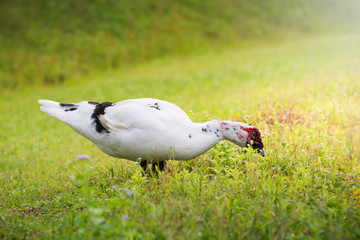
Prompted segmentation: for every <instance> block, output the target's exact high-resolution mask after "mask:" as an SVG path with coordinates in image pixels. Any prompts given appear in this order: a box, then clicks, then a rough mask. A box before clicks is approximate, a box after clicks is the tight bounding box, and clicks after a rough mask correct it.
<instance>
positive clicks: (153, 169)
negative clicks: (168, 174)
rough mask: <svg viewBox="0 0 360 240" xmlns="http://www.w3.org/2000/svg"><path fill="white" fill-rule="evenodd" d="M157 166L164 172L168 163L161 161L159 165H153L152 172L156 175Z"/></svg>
mask: <svg viewBox="0 0 360 240" xmlns="http://www.w3.org/2000/svg"><path fill="white" fill-rule="evenodd" d="M156 166H157V167H158V168H159V171H162V172H163V171H164V170H165V167H166V162H165V161H160V162H158V163H153V164H152V171H153V172H154V173H156Z"/></svg>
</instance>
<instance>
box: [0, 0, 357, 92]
mask: <svg viewBox="0 0 360 240" xmlns="http://www.w3.org/2000/svg"><path fill="white" fill-rule="evenodd" d="M358 9H360V1H357V0H344V1H338V0H316V1H313V0H293V1H289V0H269V1H264V0H213V1H196V0H181V1H180V0H177V1H166V0H152V1H143V0H134V1H124V0H88V1H86V0H77V1H71V0H63V1H54V0H50V1H43V0H32V1H27V0H2V1H0V87H1V89H2V91H3V90H5V89H16V88H20V87H22V86H29V85H31V86H33V85H39V84H46V85H53V84H58V83H62V82H66V81H70V80H73V79H76V78H77V77H82V76H86V75H88V74H90V73H94V72H100V71H105V70H111V69H121V68H126V67H127V66H129V65H134V64H137V63H141V62H144V61H148V60H150V59H154V58H159V57H163V56H169V55H180V56H183V55H189V54H197V53H200V52H205V51H208V50H216V49H221V48H224V47H226V46H228V45H231V44H237V43H248V42H251V41H254V40H257V41H269V40H283V39H288V38H299V37H301V36H303V35H304V34H306V35H314V34H315V35H319V34H327V33H334V32H335V33H337V32H339V33H340V32H347V31H358V30H359V26H360V16H359V14H358Z"/></svg>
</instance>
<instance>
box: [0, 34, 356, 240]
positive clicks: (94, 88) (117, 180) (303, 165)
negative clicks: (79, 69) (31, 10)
mask: <svg viewBox="0 0 360 240" xmlns="http://www.w3.org/2000/svg"><path fill="white" fill-rule="evenodd" d="M359 42H360V36H359V35H356V34H355V35H354V34H353V35H341V36H323V37H308V38H306V39H301V40H300V39H298V40H296V41H285V42H275V43H263V42H261V41H259V42H255V43H254V44H252V45H250V46H247V47H244V46H242V45H233V46H231V47H228V48H225V49H222V50H221V51H210V52H206V53H203V54H201V55H198V56H189V57H186V56H183V57H168V58H161V59H158V60H154V61H151V62H149V63H143V64H138V65H136V66H133V67H129V68H128V69H122V70H118V71H114V70H110V71H105V72H101V73H98V74H92V75H91V76H87V77H86V78H74V79H72V80H69V81H67V82H66V83H63V84H60V85H56V86H45V87H37V88H36V89H35V88H31V87H26V88H24V89H22V90H21V91H5V92H4V93H3V94H2V95H1V97H0V108H1V110H2V114H1V115H0V122H1V131H0V140H1V141H0V153H1V159H0V167H1V172H0V187H1V192H0V236H1V238H5V239H24V238H30V239H32V238H36V239H37V238H41V239H117V238H118V239H121V238H126V239H242V238H245V239H356V238H360V208H359V206H357V202H358V201H359V189H360V180H359V179H358V178H359V173H360V166H359V154H360V147H359V146H360V137H359V136H360V135H359V128H360V45H359ZM137 97H154V98H160V99H163V100H167V101H170V102H173V103H175V104H177V105H178V106H180V107H181V108H182V109H184V111H186V112H187V113H188V114H189V115H190V117H191V119H192V120H193V121H206V120H210V119H224V120H238V121H243V122H247V123H251V124H253V125H255V126H256V127H258V128H259V129H261V131H262V134H263V141H264V144H265V148H264V149H265V151H266V153H267V157H266V158H263V157H261V156H260V155H259V154H257V153H256V152H254V151H252V150H250V149H246V150H244V149H240V148H239V147H237V146H236V145H234V144H232V143H229V142H226V141H224V142H221V143H219V144H218V145H216V146H215V147H214V148H213V149H212V150H210V151H209V152H207V153H206V154H204V155H202V156H200V157H198V158H196V159H194V160H191V161H186V162H176V161H169V164H168V169H167V171H165V172H164V173H159V175H158V176H149V175H144V174H143V172H142V170H141V167H140V166H139V165H138V164H137V163H134V162H130V161H127V160H122V159H115V158H112V157H109V156H107V155H105V154H104V153H102V152H101V151H100V150H99V149H97V147H96V146H95V145H93V144H92V143H90V142H89V141H88V140H86V139H84V138H83V137H81V136H80V135H78V134H77V133H75V132H74V131H73V130H72V129H70V128H69V127H68V126H66V125H65V124H63V123H61V122H60V121H58V120H56V119H52V118H49V117H47V116H46V114H44V113H43V112H41V111H40V110H39V106H38V104H37V100H38V99H40V98H41V99H52V100H55V101H62V102H78V101H82V100H93V101H120V100H124V99H128V98H137ZM79 154H86V155H88V156H89V158H87V157H86V156H85V158H84V157H79V156H78V155H79ZM358 204H359V202H358Z"/></svg>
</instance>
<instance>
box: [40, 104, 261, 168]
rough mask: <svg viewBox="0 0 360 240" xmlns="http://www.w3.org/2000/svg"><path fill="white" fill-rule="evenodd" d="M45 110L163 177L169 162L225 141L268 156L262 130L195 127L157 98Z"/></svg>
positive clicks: (220, 124) (231, 125)
mask: <svg viewBox="0 0 360 240" xmlns="http://www.w3.org/2000/svg"><path fill="white" fill-rule="evenodd" d="M39 103H40V104H41V105H42V106H41V107H40V109H41V110H42V111H44V112H46V113H48V114H49V115H50V116H51V117H54V118H57V119H59V120H60V121H62V122H64V123H66V124H68V125H69V126H70V127H72V128H73V129H74V130H75V131H77V132H78V133H79V134H81V135H82V136H84V137H85V138H87V139H89V140H90V141H92V142H93V143H95V144H96V145H97V146H98V147H99V148H100V149H101V150H102V151H103V152H105V153H106V154H108V155H110V156H113V157H116V158H125V159H128V160H131V161H136V162H140V165H141V167H142V168H143V169H144V171H146V167H147V164H148V163H151V164H153V165H152V166H153V169H155V167H156V166H158V168H159V169H160V170H161V171H163V170H164V168H165V164H166V163H165V161H166V160H189V159H193V158H195V157H197V156H200V155H201V154H203V153H205V152H206V151H208V150H209V149H210V148H212V147H213V146H214V145H215V144H216V143H218V142H219V141H221V140H223V139H226V140H230V141H231V142H233V143H235V144H237V145H239V146H240V147H247V146H252V148H254V149H257V151H258V152H259V153H260V154H261V155H262V156H265V152H264V150H263V146H264V145H263V143H262V140H261V134H260V132H259V130H258V129H257V128H255V127H253V126H251V125H250V124H245V123H241V122H234V121H218V120H213V121H209V122H205V123H194V122H192V121H191V120H190V118H189V116H188V115H187V114H186V113H185V112H184V111H183V110H181V109H180V108H179V107H178V106H176V105H174V104H172V103H169V102H166V101H162V100H158V99H152V98H140V99H130V100H125V101H121V102H117V103H111V102H103V103H98V102H91V101H84V102H80V103H74V104H67V103H58V102H54V101H50V100H39Z"/></svg>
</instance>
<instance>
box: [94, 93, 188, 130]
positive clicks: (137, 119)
mask: <svg viewBox="0 0 360 240" xmlns="http://www.w3.org/2000/svg"><path fill="white" fill-rule="evenodd" d="M99 121H100V123H101V125H102V126H103V127H104V128H105V129H106V130H107V131H109V132H112V131H121V130H131V129H147V128H157V127H159V126H161V125H169V126H170V125H174V124H186V123H188V122H191V120H190V118H189V116H188V115H187V114H186V113H185V112H184V111H183V110H181V108H179V107H178V106H176V105H174V104H172V103H169V102H166V101H162V100H158V99H152V98H141V99H131V100H125V101H122V102H118V103H116V104H114V105H113V106H112V107H109V108H106V110H105V113H104V114H103V115H101V116H99Z"/></svg>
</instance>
